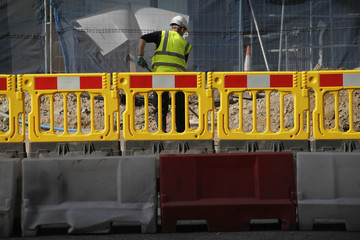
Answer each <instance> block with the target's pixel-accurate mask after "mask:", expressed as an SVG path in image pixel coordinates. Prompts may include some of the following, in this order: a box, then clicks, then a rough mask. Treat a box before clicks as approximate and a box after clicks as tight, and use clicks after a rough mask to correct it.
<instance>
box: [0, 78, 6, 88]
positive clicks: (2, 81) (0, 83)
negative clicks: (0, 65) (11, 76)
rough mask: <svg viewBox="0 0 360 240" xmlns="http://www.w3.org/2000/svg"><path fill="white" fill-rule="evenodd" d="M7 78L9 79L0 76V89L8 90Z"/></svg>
mask: <svg viewBox="0 0 360 240" xmlns="http://www.w3.org/2000/svg"><path fill="white" fill-rule="evenodd" d="M6 80H7V79H6V78H0V91H6V90H7V86H6Z"/></svg>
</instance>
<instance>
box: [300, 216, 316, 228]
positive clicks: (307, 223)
mask: <svg viewBox="0 0 360 240" xmlns="http://www.w3.org/2000/svg"><path fill="white" fill-rule="evenodd" d="M313 225H314V219H313V218H312V217H300V219H299V230H302V231H311V230H312V229H313Z"/></svg>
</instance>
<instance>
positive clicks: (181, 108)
mask: <svg viewBox="0 0 360 240" xmlns="http://www.w3.org/2000/svg"><path fill="white" fill-rule="evenodd" d="M153 105H154V108H155V109H154V117H155V121H156V124H157V125H158V126H159V123H158V121H159V119H158V118H159V110H158V95H157V93H156V92H154V94H153ZM161 106H162V111H161V123H162V131H163V132H166V115H167V113H168V108H169V92H163V93H162V96H161ZM175 124H176V131H177V132H184V131H185V94H184V93H183V92H177V93H176V94H175Z"/></svg>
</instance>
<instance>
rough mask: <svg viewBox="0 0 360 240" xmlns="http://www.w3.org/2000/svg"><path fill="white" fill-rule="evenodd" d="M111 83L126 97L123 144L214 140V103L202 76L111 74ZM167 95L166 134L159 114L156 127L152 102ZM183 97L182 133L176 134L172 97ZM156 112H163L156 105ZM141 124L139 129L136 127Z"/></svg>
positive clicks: (182, 74)
mask: <svg viewBox="0 0 360 240" xmlns="http://www.w3.org/2000/svg"><path fill="white" fill-rule="evenodd" d="M113 81H114V83H115V82H118V86H119V88H120V89H122V90H123V91H124V92H125V94H126V110H125V111H124V113H123V119H122V120H123V136H124V138H125V139H126V140H188V139H192V140H197V139H212V138H213V137H214V111H213V109H214V105H213V104H214V103H213V93H212V90H211V89H206V79H205V73H196V72H186V73H177V72H176V73H175V72H174V73H114V74H113ZM166 92H168V93H169V98H170V111H169V114H168V116H167V123H166V124H167V126H166V131H165V132H163V131H162V122H161V114H158V119H159V121H158V122H159V125H158V126H157V125H156V121H155V118H154V114H153V113H154V108H153V105H152V104H151V103H152V101H153V100H154V99H153V98H154V94H153V93H156V94H157V95H155V98H157V99H158V102H159V103H160V102H161V96H163V94H164V93H166ZM178 92H183V93H184V95H185V100H184V102H185V123H187V124H185V130H184V131H183V132H177V131H176V120H175V119H176V114H175V112H176V104H175V95H176V94H177V93H178ZM158 112H159V113H161V112H162V106H161V104H158ZM139 123H140V127H138V126H139Z"/></svg>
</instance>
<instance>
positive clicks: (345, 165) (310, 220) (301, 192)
mask: <svg viewBox="0 0 360 240" xmlns="http://www.w3.org/2000/svg"><path fill="white" fill-rule="evenodd" d="M296 161H297V191H298V207H299V228H300V230H311V229H312V228H313V224H314V220H320V221H321V220H324V219H331V220H334V219H336V220H338V219H343V220H345V224H346V228H347V230H348V231H360V153H335V152H332V153H330V152H323V153H315V152H312V153H305V152H298V153H297V160H296Z"/></svg>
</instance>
